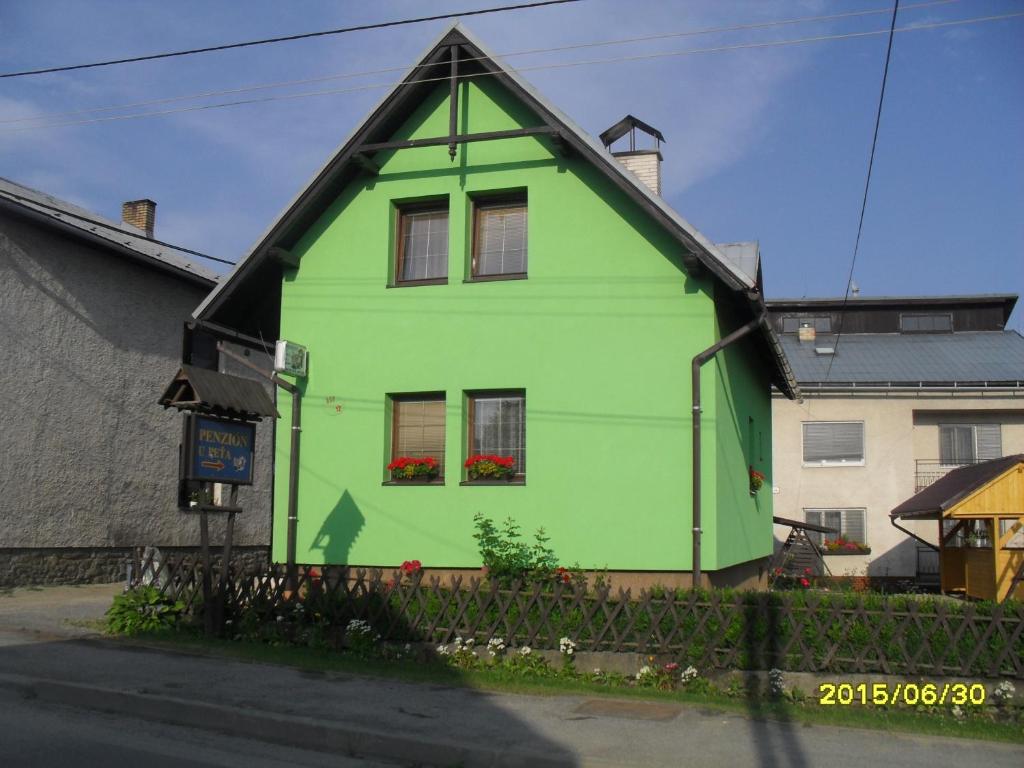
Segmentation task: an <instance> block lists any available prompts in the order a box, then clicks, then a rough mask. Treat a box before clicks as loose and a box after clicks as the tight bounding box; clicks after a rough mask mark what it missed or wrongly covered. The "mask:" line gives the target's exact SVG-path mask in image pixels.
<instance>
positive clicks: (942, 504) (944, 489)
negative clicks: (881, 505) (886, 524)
mask: <svg viewBox="0 0 1024 768" xmlns="http://www.w3.org/2000/svg"><path fill="white" fill-rule="evenodd" d="M1022 462H1024V453H1018V454H1016V455H1014V456H1004V457H1003V458H1001V459H992V461H985V462H982V463H981V464H970V465H968V466H966V467H960V468H959V469H954V470H953V471H952V472H950V473H949V474H948V475H944V476H943V477H940V478H939V479H938V480H936V481H935V482H934V483H932V484H931V485H929V486H928V487H927V488H925V489H924V490H923V491H921V492H920V493H918V494H916V495H914V496H911V497H910V498H909V499H907V500H906V501H904V502H903V503H902V504H900V505H899V506H898V507H896V509H894V510H893V511H892V512H890V513H889V514H890V515H891V516H892V517H932V516H935V515H938V514H940V513H942V512H945V511H946V510H947V509H949V508H950V507H953V506H955V505H956V504H958V503H959V502H961V501H963V499H965V498H966V497H967V496H969V495H970V494H972V493H974V492H975V491H976V490H978V489H979V488H981V487H982V486H984V485H986V484H988V483H990V482H991V481H993V480H995V479H996V478H997V477H999V476H1000V475H1001V474H1003V473H1004V472H1006V471H1007V470H1008V469H1010V468H1012V467H1013V466H1014V465H1015V464H1020V463H1022ZM1007 511H1010V510H1007Z"/></svg>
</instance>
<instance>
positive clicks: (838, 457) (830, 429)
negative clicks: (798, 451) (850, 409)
mask: <svg viewBox="0 0 1024 768" xmlns="http://www.w3.org/2000/svg"><path fill="white" fill-rule="evenodd" d="M803 430H804V463H805V464H821V465H832V464H840V465H841V464H862V463H864V422H862V421H807V422H804V425H803Z"/></svg>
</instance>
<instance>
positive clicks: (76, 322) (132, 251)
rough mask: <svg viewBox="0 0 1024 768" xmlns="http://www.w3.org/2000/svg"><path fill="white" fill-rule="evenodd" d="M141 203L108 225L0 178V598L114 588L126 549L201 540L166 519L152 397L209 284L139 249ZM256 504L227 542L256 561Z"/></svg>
mask: <svg viewBox="0 0 1024 768" xmlns="http://www.w3.org/2000/svg"><path fill="white" fill-rule="evenodd" d="M155 207H156V206H155V203H152V202H151V201H148V200H144V201H135V202H133V203H126V204H125V206H124V215H125V219H126V221H124V222H113V221H107V220H104V219H102V218H101V217H99V216H97V215H95V214H93V213H91V212H90V211H86V210H83V209H81V208H78V207H76V206H73V205H70V204H69V203H66V202H64V201H61V200H58V199H56V198H53V197H51V196H48V195H45V194H42V193H39V192H36V191H35V190H31V189H28V188H26V187H23V186H21V185H18V184H15V183H13V182H10V181H7V180H4V179H0V285H2V288H0V331H2V335H3V343H2V345H0V351H2V358H3V365H2V367H0V391H3V392H4V399H3V405H2V406H0V414H2V417H3V429H0V586H11V585H15V584H30V583H46V582H65V583H75V582H90V581H112V580H116V579H120V578H123V577H124V563H125V557H126V555H127V554H128V553H129V552H130V550H131V548H133V547H136V546H146V545H156V546H159V547H164V548H174V547H193V546H195V545H196V544H197V543H198V541H199V534H198V521H197V519H196V518H195V517H194V516H191V515H187V514H182V513H180V512H179V511H178V509H177V495H176V490H177V462H178V458H177V457H178V444H179V442H180V439H181V420H180V419H181V417H180V416H179V415H178V414H177V413H175V412H170V411H164V410H162V409H161V408H160V407H159V406H158V405H157V404H156V401H157V398H158V397H159V395H160V393H161V392H162V390H163V389H164V387H166V385H167V383H168V382H169V381H170V379H171V377H172V376H173V375H174V373H175V371H176V370H177V368H178V366H179V364H180V361H181V356H182V353H181V333H182V324H183V323H184V322H185V321H187V320H189V319H190V316H191V312H192V310H193V309H194V308H195V307H196V306H197V305H198V304H199V303H200V301H201V300H202V299H203V297H204V296H205V295H206V294H207V293H208V292H209V291H210V289H211V288H212V287H213V286H214V284H215V282H216V279H217V276H216V274H215V273H213V272H211V271H210V270H209V269H208V268H206V267H204V266H203V265H202V264H201V263H200V260H199V259H198V258H197V257H195V256H193V255H190V254H188V253H187V252H184V251H181V250H179V249H176V248H173V247H170V246H167V245H163V244H161V243H158V242H156V241H154V240H153V239H152V234H153V231H152V228H153V223H154V218H155ZM127 221H132V222H133V224H129V223H127ZM136 225H137V226H136ZM263 490H264V493H263V495H264V496H265V495H267V494H266V493H265V489H263ZM247 495H252V494H251V493H250V494H247ZM262 506H263V513H262V514H260V513H259V512H258V511H256V510H254V513H253V514H248V515H242V516H240V517H239V520H238V523H237V526H236V533H235V537H236V538H235V541H236V543H237V544H238V545H239V546H240V547H241V548H242V551H243V553H244V552H246V551H247V550H250V551H251V552H252V554H253V556H255V557H263V556H265V555H264V553H265V551H266V546H267V545H268V543H269V539H270V531H269V522H270V519H269V512H268V511H267V509H266V508H267V506H268V505H267V504H263V505H262ZM213 535H214V542H217V541H219V531H216V530H215V531H214V533H213Z"/></svg>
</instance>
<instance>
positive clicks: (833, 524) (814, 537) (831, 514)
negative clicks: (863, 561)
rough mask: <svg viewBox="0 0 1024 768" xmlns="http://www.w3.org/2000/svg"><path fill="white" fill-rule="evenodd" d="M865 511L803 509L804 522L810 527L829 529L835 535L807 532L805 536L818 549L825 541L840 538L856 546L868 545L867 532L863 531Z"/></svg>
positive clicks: (861, 509)
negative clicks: (818, 526) (810, 525)
mask: <svg viewBox="0 0 1024 768" xmlns="http://www.w3.org/2000/svg"><path fill="white" fill-rule="evenodd" d="M865 513H866V510H865V509H863V508H860V509H805V510H804V520H805V521H806V522H808V523H811V524H812V525H823V526H825V527H826V528H831V529H832V530H834V531H836V533H820V532H818V531H807V536H808V537H809V538H810V539H811V541H813V542H814V543H815V544H817V545H818V546H819V547H821V546H823V545H824V543H825V540H826V539H830V540H831V539H836V538H839V537H842V538H843V539H845V540H846V541H851V542H854V543H856V544H864V545H866V544H867V543H868V541H867V531H866V530H865V521H864V518H865V517H866V514H865Z"/></svg>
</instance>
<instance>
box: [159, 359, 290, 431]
mask: <svg viewBox="0 0 1024 768" xmlns="http://www.w3.org/2000/svg"><path fill="white" fill-rule="evenodd" d="M157 402H159V403H160V405H162V406H163V407H164V408H177V409H178V410H182V411H199V412H201V413H209V414H216V415H223V416H231V417H235V418H239V417H240V418H245V419H259V418H261V417H263V416H273V417H274V418H278V417H279V416H280V414H279V413H278V412H277V409H276V408H275V407H274V401H273V400H271V399H270V395H269V394H267V391H266V389H264V387H263V385H262V384H260V383H259V382H258V381H253V380H252V379H245V378H242V377H241V376H233V375H231V374H229V373H220V372H218V371H211V370H208V369H206V368H199V367H197V366H194V365H183V366H181V370H179V371H178V373H177V374H176V375H175V377H174V379H173V380H172V381H171V383H170V384H169V385H168V386H167V389H166V390H165V391H164V394H163V396H162V397H161V398H160V399H159V400H158V401H157Z"/></svg>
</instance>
